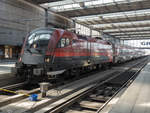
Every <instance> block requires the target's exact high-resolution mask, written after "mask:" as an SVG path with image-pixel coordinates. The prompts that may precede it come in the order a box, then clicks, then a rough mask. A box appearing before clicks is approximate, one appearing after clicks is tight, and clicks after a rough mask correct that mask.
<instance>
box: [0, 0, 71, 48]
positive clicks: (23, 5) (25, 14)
mask: <svg viewBox="0 0 150 113" xmlns="http://www.w3.org/2000/svg"><path fill="white" fill-rule="evenodd" d="M48 23H49V25H53V26H55V25H56V26H59V27H61V26H67V27H70V26H72V25H73V24H72V23H71V22H70V21H69V20H68V19H65V18H63V17H61V16H58V15H56V14H54V13H52V12H48ZM44 26H45V10H44V9H43V8H41V7H38V6H36V5H33V4H31V3H28V2H25V1H23V0H0V45H21V44H22V42H23V38H24V37H25V36H26V34H27V32H28V31H31V30H33V29H35V28H38V27H44Z"/></svg>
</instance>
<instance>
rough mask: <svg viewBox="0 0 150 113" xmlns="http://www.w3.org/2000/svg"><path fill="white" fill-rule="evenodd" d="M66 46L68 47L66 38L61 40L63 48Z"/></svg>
mask: <svg viewBox="0 0 150 113" xmlns="http://www.w3.org/2000/svg"><path fill="white" fill-rule="evenodd" d="M65 45H66V40H65V38H62V39H61V47H65Z"/></svg>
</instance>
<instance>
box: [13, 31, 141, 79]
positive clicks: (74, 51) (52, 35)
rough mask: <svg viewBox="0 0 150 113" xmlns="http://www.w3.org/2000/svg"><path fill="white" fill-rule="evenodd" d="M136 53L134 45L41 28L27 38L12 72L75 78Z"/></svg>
mask: <svg viewBox="0 0 150 113" xmlns="http://www.w3.org/2000/svg"><path fill="white" fill-rule="evenodd" d="M137 54H138V53H137V52H136V51H135V48H132V47H129V46H122V45H116V44H113V43H110V42H108V41H104V40H101V39H97V38H91V37H86V36H81V35H77V34H75V33H72V32H69V31H66V30H62V29H52V28H40V29H36V30H34V31H33V32H31V33H30V34H29V36H27V37H26V39H25V41H24V44H23V48H22V52H21V56H20V58H19V61H18V62H17V63H16V66H15V68H13V69H12V72H14V73H15V74H17V75H19V76H21V77H25V78H26V79H28V80H31V81H33V80H35V81H42V80H43V79H48V78H57V77H63V78H65V77H72V76H77V75H79V73H80V72H82V71H87V70H90V69H96V68H97V69H99V68H100V67H103V66H104V67H107V66H108V65H111V64H112V63H118V62H119V63H120V62H125V61H127V60H130V59H132V58H135V56H136V55H137ZM137 56H139V55H137ZM140 56H141V55H140ZM39 78H40V79H39Z"/></svg>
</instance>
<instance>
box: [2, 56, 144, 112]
mask: <svg viewBox="0 0 150 113" xmlns="http://www.w3.org/2000/svg"><path fill="white" fill-rule="evenodd" d="M145 59H146V58H143V59H139V60H140V61H139V62H143V61H145ZM139 62H138V63H137V64H139ZM134 63H135V61H132V62H130V65H131V66H130V67H128V68H131V67H132V68H133V65H134V66H135V65H137V64H134ZM124 66H127V64H125V65H124ZM118 68H120V67H118ZM126 70H127V69H125V70H124V69H122V70H121V71H120V70H119V71H118V70H117V68H114V69H111V70H109V71H108V70H107V71H103V72H99V73H98V74H95V76H94V75H93V76H88V77H87V78H83V79H81V80H77V81H74V82H72V83H68V84H66V85H62V86H59V87H56V88H52V89H50V90H49V91H48V97H47V98H41V94H40V89H39V88H36V89H33V90H30V91H25V93H28V94H33V93H37V94H38V96H39V101H37V102H31V101H29V100H28V97H26V96H25V95H23V94H19V95H14V96H10V97H7V98H4V99H3V100H0V107H1V108H0V110H1V111H2V112H8V111H11V112H12V113H22V112H24V113H26V112H29V113H30V112H39V113H40V112H49V111H51V110H50V108H51V107H49V109H47V110H46V108H47V106H49V105H52V106H53V104H55V103H57V102H59V101H60V100H61V99H62V98H65V97H67V96H68V95H69V96H71V95H73V94H76V93H79V92H82V91H83V92H84V91H86V90H87V89H89V88H93V87H94V86H95V85H96V86H97V83H98V82H100V81H101V83H103V82H102V81H104V80H105V79H106V78H107V79H108V77H114V75H116V76H119V75H120V74H121V73H123V72H124V71H126ZM99 74H101V76H98V75H99ZM93 78H94V79H93ZM86 86H87V87H86ZM106 89H107V88H106ZM108 89H109V88H108ZM25 103H28V104H27V105H25ZM57 108H59V107H58V106H57ZM43 109H44V110H43ZM54 109H55V108H54V107H53V110H54ZM42 110H43V111H42ZM60 111H64V110H60Z"/></svg>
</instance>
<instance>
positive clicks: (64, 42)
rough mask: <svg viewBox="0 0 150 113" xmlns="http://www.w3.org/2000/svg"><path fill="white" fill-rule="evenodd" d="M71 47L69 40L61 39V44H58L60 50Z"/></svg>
mask: <svg viewBox="0 0 150 113" xmlns="http://www.w3.org/2000/svg"><path fill="white" fill-rule="evenodd" d="M68 45H70V39H69V38H65V37H64V38H61V39H60V41H59V43H58V46H57V47H58V48H63V47H66V46H68Z"/></svg>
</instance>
